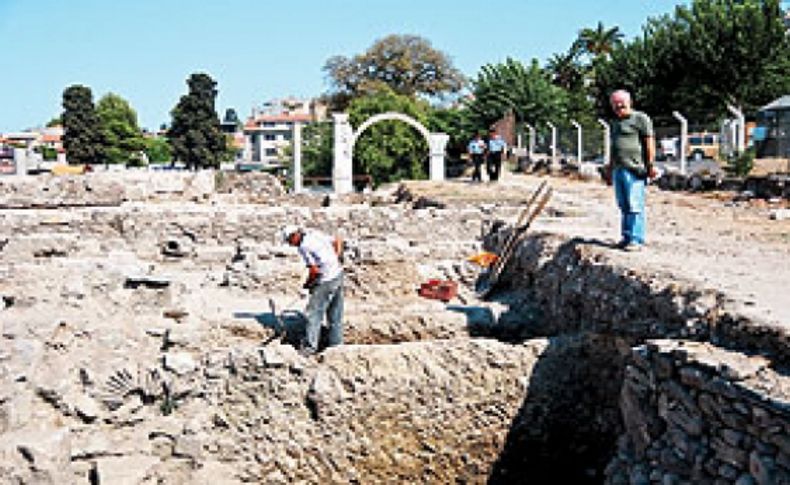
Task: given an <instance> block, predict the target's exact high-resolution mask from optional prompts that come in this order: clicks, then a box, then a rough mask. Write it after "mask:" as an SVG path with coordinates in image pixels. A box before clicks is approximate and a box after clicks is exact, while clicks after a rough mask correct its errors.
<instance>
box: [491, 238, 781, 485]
mask: <svg viewBox="0 0 790 485" xmlns="http://www.w3.org/2000/svg"><path fill="white" fill-rule="evenodd" d="M504 235H506V233H505V234H499V235H492V236H490V237H489V238H488V240H487V241H486V244H487V246H488V247H496V246H497V245H498V244H500V242H501V239H502V237H503V236H504ZM505 279H506V281H507V283H509V284H510V285H511V289H512V290H513V291H514V292H515V293H516V294H518V295H519V298H520V299H521V304H518V305H513V306H511V308H519V310H514V311H513V313H514V315H511V316H508V315H504V316H503V318H501V319H500V321H499V325H500V327H501V330H502V331H504V332H505V333H506V334H507V335H508V336H509V337H510V338H517V339H523V338H527V339H528V338H531V337H534V336H538V335H543V336H545V335H558V336H563V335H585V334H591V333H592V334H594V335H596V338H597V339H598V340H599V342H598V343H596V344H595V345H593V346H589V347H588V351H589V352H588V353H587V355H586V356H585V355H580V356H577V358H576V359H575V361H574V360H573V359H567V360H565V362H566V366H567V367H566V368H565V369H566V370H565V372H573V369H574V368H576V367H577V366H585V365H591V364H592V365H594V366H595V367H597V368H598V369H601V372H600V373H596V372H593V373H592V374H590V375H588V376H587V377H588V379H589V381H591V382H594V383H595V385H597V386H600V387H601V388H602V389H606V392H604V393H603V394H602V396H601V401H600V402H599V404H598V408H599V410H594V411H589V410H585V409H580V410H578V412H577V413H576V415H577V416H586V417H587V418H588V420H587V421H585V420H584V419H580V420H579V421H580V422H579V423H578V425H577V427H576V429H577V430H578V432H579V434H580V435H582V436H594V435H595V433H596V430H595V429H594V426H591V425H590V424H589V423H594V422H596V420H598V419H600V418H601V416H602V415H601V411H600V409H607V408H611V407H612V405H615V406H617V407H618V408H619V411H620V413H619V414H620V416H621V418H620V419H619V420H610V421H609V426H608V428H606V432H608V433H614V434H615V435H616V434H619V435H620V438H619V439H618V447H617V449H616V450H612V454H613V456H615V458H614V459H613V460H612V462H611V463H610V465H609V467H608V469H607V480H608V482H609V483H640V484H641V483H644V484H648V483H739V484H748V483H760V484H763V483H788V476H787V473H788V467H787V465H788V454H787V453H788V451H790V449H789V448H788V445H790V440H788V438H787V437H788V436H790V433H789V432H790V378H788V376H787V373H786V369H787V368H788V363H790V358H789V356H790V340H789V339H788V333H787V331H786V329H782V328H781V327H779V326H777V325H770V324H767V323H765V322H762V321H759V320H756V319H754V318H753V317H746V316H744V313H743V312H741V310H740V309H741V307H739V306H738V304H737V302H734V301H731V300H729V299H728V298H727V296H726V295H724V294H721V293H720V292H718V291H717V290H715V289H706V288H701V287H700V286H699V285H697V284H693V283H691V282H686V281H681V280H678V279H677V278H676V277H675V276H673V275H668V274H662V273H660V272H655V273H641V272H634V271H632V270H630V269H629V268H627V267H623V266H622V265H621V264H618V263H617V262H615V261H613V260H612V259H610V258H609V257H608V256H607V254H606V253H605V252H601V251H595V250H594V249H592V248H591V247H590V245H588V244H585V242H584V241H581V240H578V241H564V240H560V239H558V238H555V237H553V236H550V235H537V236H535V237H533V238H531V239H530V240H528V241H526V242H525V243H524V244H523V245H522V246H520V247H519V248H518V250H517V252H516V255H515V258H514V264H513V265H512V266H511V267H510V269H509V271H508V273H507V274H506V275H505ZM511 298H512V297H511ZM509 321H514V322H525V321H530V322H532V324H531V325H527V326H524V325H513V324H511V323H509ZM514 328H515V329H517V330H513V329H514ZM514 332H515V333H514ZM563 338H564V337H563ZM650 339H670V340H659V341H650ZM550 341H551V340H550ZM646 341H650V343H648V344H645V343H644V342H646ZM602 342H604V343H605V342H620V345H619V346H618V348H619V349H621V350H622V348H623V347H625V348H629V347H633V348H634V350H633V351H632V352H630V353H629V354H630V355H626V356H623V355H622V352H615V351H610V352H609V357H608V358H606V357H604V358H601V356H600V353H601V352H606V347H607V346H606V345H604V344H602ZM544 355H545V354H544ZM618 369H619V370H618ZM599 374H600V375H599ZM576 388H577V389H578V390H579V391H580V392H579V395H582V396H583V395H585V394H584V393H585V392H589V391H588V390H586V389H585V388H584V387H583V386H578V385H577V386H576ZM552 395H553V396H554V397H557V398H560V397H561V396H562V395H563V394H562V392H556V393H554V392H553V393H552ZM613 395H614V396H619V398H617V397H613ZM613 399H615V400H617V402H616V403H614V402H613ZM606 403H608V404H606ZM565 419H567V418H566V416H559V417H558V418H557V419H556V422H555V423H554V424H551V423H550V424H548V425H546V426H545V428H546V429H549V430H556V429H557V426H560V427H561V426H562V424H561V423H563V421H564V420H565ZM558 423H559V424H558ZM597 432H598V433H600V430H598V431H597ZM603 448H605V445H604V446H603ZM566 456H567V455H566Z"/></svg>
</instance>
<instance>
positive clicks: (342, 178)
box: [332, 111, 450, 193]
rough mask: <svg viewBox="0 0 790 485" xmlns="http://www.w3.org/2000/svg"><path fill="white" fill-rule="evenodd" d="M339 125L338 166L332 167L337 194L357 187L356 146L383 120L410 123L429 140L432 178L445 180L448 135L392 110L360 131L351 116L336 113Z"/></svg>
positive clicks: (335, 122)
mask: <svg viewBox="0 0 790 485" xmlns="http://www.w3.org/2000/svg"><path fill="white" fill-rule="evenodd" d="M332 116H333V118H334V124H335V129H334V132H335V147H334V164H333V165H334V166H333V168H332V186H333V187H334V191H335V192H337V193H347V192H351V191H353V190H354V188H353V183H352V181H353V173H352V172H353V165H354V164H353V156H354V145H356V143H357V140H358V139H359V137H360V135H362V133H363V132H364V131H365V130H367V129H368V128H369V127H371V126H372V125H374V124H376V123H378V122H379V121H386V120H396V121H402V122H404V123H407V124H408V125H410V126H412V127H413V128H414V129H416V130H417V131H418V132H420V134H421V135H422V136H424V137H425V141H427V142H428V149H429V152H430V161H429V168H430V178H431V180H434V181H440V180H444V149H445V147H446V146H447V142H448V141H449V140H450V137H449V136H448V135H447V134H445V133H431V132H430V131H428V129H427V128H426V127H425V126H424V125H423V124H422V123H420V122H419V121H417V120H415V119H414V118H412V117H411V116H408V115H405V114H403V113H396V112H394V111H389V112H386V113H380V114H377V115H374V116H371V117H370V118H368V119H367V120H365V122H364V123H362V124H361V125H359V128H357V129H356V130H354V129H353V128H352V126H351V123H349V121H348V114H346V113H334V114H333V115H332Z"/></svg>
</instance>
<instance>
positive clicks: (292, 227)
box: [280, 224, 301, 243]
mask: <svg viewBox="0 0 790 485" xmlns="http://www.w3.org/2000/svg"><path fill="white" fill-rule="evenodd" d="M300 230H301V229H300V228H299V226H297V225H296V224H288V225H287V226H285V227H283V228H282V229H281V230H280V236H281V237H282V239H283V242H286V243H287V242H288V239H290V238H291V234H293V233H295V232H299V231H300Z"/></svg>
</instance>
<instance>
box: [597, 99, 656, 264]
mask: <svg viewBox="0 0 790 485" xmlns="http://www.w3.org/2000/svg"><path fill="white" fill-rule="evenodd" d="M609 101H610V103H611V105H612V110H613V111H614V114H615V119H614V121H613V122H612V129H611V142H612V143H611V145H612V153H611V160H610V162H609V165H608V166H607V167H606V177H605V178H606V183H607V184H609V185H612V184H614V193H615V197H616V199H617V205H618V207H619V208H620V213H621V221H620V232H621V235H622V239H621V240H620V242H619V243H618V244H617V247H618V248H620V249H623V250H625V251H639V250H640V249H642V247H643V245H644V244H645V185H646V184H647V181H648V179H653V178H655V177H656V169H655V167H654V166H653V161H654V160H655V155H656V145H655V136H654V134H653V122H652V121H651V120H650V117H649V116H647V115H646V114H645V113H642V112H641V111H636V110H634V109H633V108H632V107H631V95H630V94H629V93H628V91H624V90H618V91H615V92H613V93H612V95H611V96H610V98H609Z"/></svg>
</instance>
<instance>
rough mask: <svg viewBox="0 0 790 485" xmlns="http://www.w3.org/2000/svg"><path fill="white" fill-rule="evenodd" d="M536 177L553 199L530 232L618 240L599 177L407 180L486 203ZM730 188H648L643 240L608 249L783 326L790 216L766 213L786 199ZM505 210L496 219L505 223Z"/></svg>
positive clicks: (788, 303) (789, 277)
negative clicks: (751, 196)
mask: <svg viewBox="0 0 790 485" xmlns="http://www.w3.org/2000/svg"><path fill="white" fill-rule="evenodd" d="M544 178H548V180H549V182H550V184H551V186H552V187H553V189H554V197H553V200H552V202H551V203H550V204H549V206H548V208H547V210H546V211H544V214H543V215H542V216H541V217H539V218H538V220H537V221H536V222H535V223H534V225H533V228H534V229H531V230H534V231H545V232H549V233H554V234H558V235H562V236H565V237H568V238H569V239H570V238H582V239H584V240H586V241H587V242H588V243H590V244H595V245H600V246H604V247H606V246H612V245H614V243H615V242H617V240H619V211H618V209H617V207H616V206H615V201H614V194H613V189H612V188H611V187H607V186H606V185H604V184H603V183H602V182H600V181H581V180H574V179H570V178H562V177H545V176H534V175H525V174H513V173H507V174H505V176H504V178H503V179H501V180H500V181H499V182H498V183H496V184H489V183H486V182H483V183H482V184H472V183H470V182H469V181H465V180H464V181H457V182H450V183H444V184H442V185H437V184H432V183H427V182H414V183H410V184H409V186H410V188H411V190H412V191H413V192H414V193H415V194H418V195H424V196H427V197H433V198H436V199H439V200H441V201H444V202H447V203H450V204H451V203H452V201H454V200H457V201H470V200H477V201H481V202H482V201H486V202H490V203H492V204H493V205H494V207H493V209H492V211H493V213H494V214H496V213H497V210H498V208H497V206H496V205H497V204H502V205H511V204H513V203H514V202H519V201H523V202H525V201H526V200H527V199H528V197H529V195H530V193H531V191H532V190H534V188H535V187H537V185H538V184H539V183H540V181H541V180H543V179H544ZM737 195H738V194H735V193H732V192H707V193H687V192H668V191H662V190H660V189H658V188H657V187H655V186H651V187H650V188H649V189H648V202H647V205H648V209H647V210H648V213H647V218H648V222H647V226H648V227H647V245H646V247H645V249H644V250H643V251H641V252H638V253H624V252H621V251H619V250H617V249H614V248H612V249H611V252H612V254H613V256H614V257H615V258H617V259H618V260H619V259H622V262H623V265H624V266H626V267H630V268H632V269H634V270H645V271H649V272H650V271H652V272H660V273H665V274H666V273H669V274H671V275H676V276H677V277H678V278H680V279H683V280H687V281H691V282H695V283H698V284H699V285H700V286H701V287H702V288H706V289H716V290H719V291H721V292H722V293H724V294H725V295H726V296H727V297H728V298H730V299H732V300H733V302H734V303H735V304H736V305H737V306H739V307H740V308H739V311H740V312H741V313H743V314H745V315H748V316H749V317H751V318H755V319H757V320H758V321H762V322H764V323H766V324H769V325H781V326H785V327H786V326H790V295H789V294H788V288H790V219H784V220H774V219H772V218H771V213H772V212H774V211H776V210H780V211H781V210H783V209H785V210H786V208H787V201H764V200H750V201H737V200H736V199H737ZM510 214H512V211H511V212H510V213H509V214H508V215H506V216H504V215H503V217H502V218H503V219H504V220H506V221H507V222H511V223H512V222H513V219H514V217H513V216H512V215H510Z"/></svg>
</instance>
